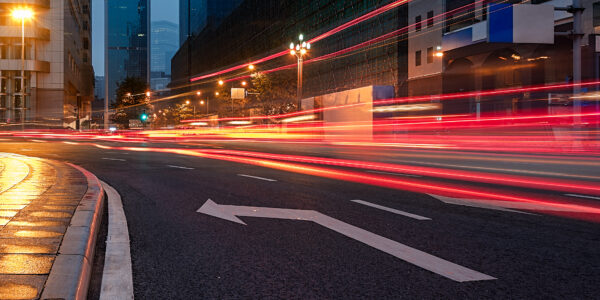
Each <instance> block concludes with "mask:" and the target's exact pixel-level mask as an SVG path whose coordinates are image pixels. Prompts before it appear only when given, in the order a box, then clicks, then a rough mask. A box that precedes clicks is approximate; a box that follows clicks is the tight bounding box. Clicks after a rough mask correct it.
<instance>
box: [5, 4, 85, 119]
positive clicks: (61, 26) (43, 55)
mask: <svg viewBox="0 0 600 300" xmlns="http://www.w3.org/2000/svg"><path fill="white" fill-rule="evenodd" d="M26 3H27V5H24V4H23V1H2V3H0V10H1V14H2V17H0V20H1V21H0V22H1V24H0V123H1V124H2V125H3V126H6V127H11V126H14V125H15V124H19V123H22V122H23V121H25V123H26V125H27V127H43V128H46V127H54V128H60V127H71V128H79V126H80V124H82V123H83V122H82V121H84V120H89V118H90V115H91V102H92V100H93V95H94V72H93V69H92V65H91V44H90V41H91V27H90V20H91V14H90V1H89V0H79V1H67V0H57V1H48V0H36V1H27V2H26ZM16 8H27V9H31V10H32V11H33V12H34V16H33V18H32V19H31V20H27V21H26V22H25V80H24V82H25V86H24V87H22V86H21V47H22V46H21V21H20V20H13V19H12V18H11V10H13V9H16Z"/></svg>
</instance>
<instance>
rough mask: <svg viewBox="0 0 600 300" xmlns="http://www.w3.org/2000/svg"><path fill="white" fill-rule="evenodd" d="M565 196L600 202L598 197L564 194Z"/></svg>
mask: <svg viewBox="0 0 600 300" xmlns="http://www.w3.org/2000/svg"><path fill="white" fill-rule="evenodd" d="M565 196H571V197H578V198H587V199H594V200H600V197H594V196H587V195H579V194H565Z"/></svg>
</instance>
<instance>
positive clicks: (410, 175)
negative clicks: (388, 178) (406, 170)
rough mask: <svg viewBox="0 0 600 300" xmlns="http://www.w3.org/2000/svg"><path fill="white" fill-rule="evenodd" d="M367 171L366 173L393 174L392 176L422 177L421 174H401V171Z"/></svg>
mask: <svg viewBox="0 0 600 300" xmlns="http://www.w3.org/2000/svg"><path fill="white" fill-rule="evenodd" d="M367 172H368V173H375V174H385V175H394V176H406V177H422V176H419V175H412V174H403V173H392V172H384V171H367Z"/></svg>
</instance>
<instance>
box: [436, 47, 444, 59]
mask: <svg viewBox="0 0 600 300" xmlns="http://www.w3.org/2000/svg"><path fill="white" fill-rule="evenodd" d="M435 56H436V57H444V52H443V51H442V47H441V46H437V47H436V48H435Z"/></svg>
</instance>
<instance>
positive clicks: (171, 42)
mask: <svg viewBox="0 0 600 300" xmlns="http://www.w3.org/2000/svg"><path fill="white" fill-rule="evenodd" d="M177 37H178V27H177V25H176V24H174V23H171V22H168V21H156V22H152V34H151V35H150V39H151V40H152V48H151V51H150V53H151V55H150V56H151V61H150V70H151V76H150V77H151V78H150V87H151V88H152V90H158V89H164V88H165V87H166V85H167V84H168V83H169V81H170V79H171V59H172V58H173V55H175V52H176V51H177V49H178V48H179V44H178V41H177Z"/></svg>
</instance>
